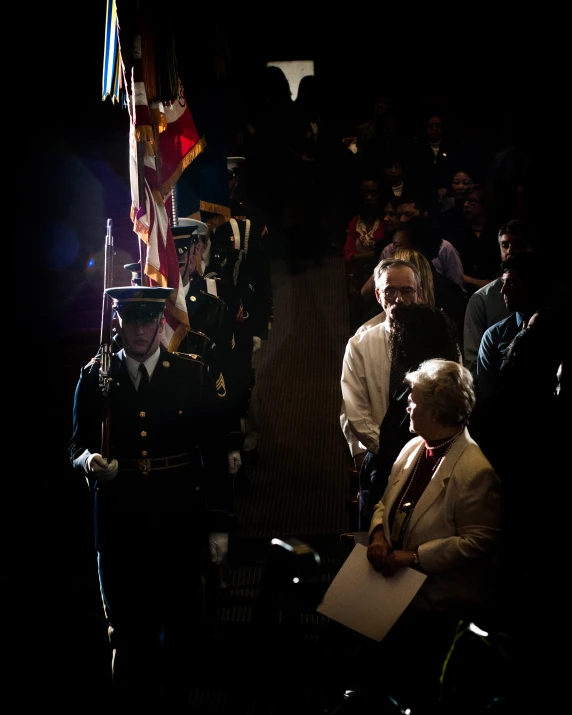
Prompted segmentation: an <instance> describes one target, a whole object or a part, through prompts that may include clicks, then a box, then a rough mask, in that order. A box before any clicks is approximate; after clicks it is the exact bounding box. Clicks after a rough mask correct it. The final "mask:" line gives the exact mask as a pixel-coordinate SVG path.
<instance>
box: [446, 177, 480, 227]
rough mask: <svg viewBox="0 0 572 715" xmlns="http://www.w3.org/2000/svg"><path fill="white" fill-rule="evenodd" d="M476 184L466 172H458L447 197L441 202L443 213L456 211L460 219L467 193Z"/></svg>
mask: <svg viewBox="0 0 572 715" xmlns="http://www.w3.org/2000/svg"><path fill="white" fill-rule="evenodd" d="M475 183H476V182H474V181H473V179H472V178H471V175H470V174H468V173H467V172H466V171H456V172H455V174H454V175H453V180H452V181H451V188H450V189H449V191H448V192H447V195H446V196H445V197H443V198H442V199H441V201H440V202H439V208H440V211H441V213H442V214H444V213H447V212H449V211H451V210H456V211H458V213H459V217H460V214H461V212H462V209H463V204H464V202H465V199H466V197H467V192H468V191H469V189H471V188H472V187H473V185H474V184H475Z"/></svg>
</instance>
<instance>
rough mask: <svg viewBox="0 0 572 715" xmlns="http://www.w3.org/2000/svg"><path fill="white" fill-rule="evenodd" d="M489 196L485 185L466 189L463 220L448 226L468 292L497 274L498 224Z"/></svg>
mask: <svg viewBox="0 0 572 715" xmlns="http://www.w3.org/2000/svg"><path fill="white" fill-rule="evenodd" d="M488 203H489V198H488V196H487V194H486V192H485V189H484V187H483V186H482V185H476V186H473V187H472V188H471V189H469V191H468V192H467V196H466V198H465V202H464V204H463V221H462V223H460V224H458V225H456V226H452V227H449V228H447V227H445V228H444V230H445V234H444V235H445V238H446V239H447V240H448V241H449V242H450V243H452V244H453V246H455V248H456V249H457V251H458V252H459V255H460V257H461V263H462V265H463V272H464V273H463V281H464V286H465V289H466V290H467V292H468V293H469V294H471V293H474V292H475V291H476V290H478V289H479V288H482V287H483V286H484V285H487V283H490V282H491V281H494V279H495V278H497V277H498V226H497V225H495V224H494V223H493V221H492V220H491V219H490V208H489V207H488Z"/></svg>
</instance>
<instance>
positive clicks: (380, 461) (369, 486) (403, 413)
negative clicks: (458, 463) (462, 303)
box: [359, 274, 460, 531]
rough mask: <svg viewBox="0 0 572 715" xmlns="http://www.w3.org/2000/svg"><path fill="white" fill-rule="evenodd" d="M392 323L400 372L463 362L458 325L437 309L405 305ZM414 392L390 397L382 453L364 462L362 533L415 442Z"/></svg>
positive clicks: (381, 438) (383, 425)
mask: <svg viewBox="0 0 572 715" xmlns="http://www.w3.org/2000/svg"><path fill="white" fill-rule="evenodd" d="M429 278H430V274H429ZM421 280H422V281H423V277H422V279H421ZM392 321H393V327H392V329H391V331H390V334H389V347H390V351H391V359H392V361H393V363H394V364H395V366H396V369H397V371H398V372H399V373H400V374H403V375H405V374H406V373H407V372H408V371H409V370H412V369H415V368H417V367H418V366H419V365H420V364H421V363H422V362H424V361H425V360H429V359H431V358H444V359H445V360H453V361H455V362H459V361H460V349H459V343H458V340H457V329H456V326H455V325H454V324H453V323H452V321H451V320H450V318H448V316H447V315H446V314H445V313H444V312H443V311H442V310H439V309H438V308H435V307H434V305H429V304H428V303H426V304H423V303H410V304H407V303H399V304H398V305H396V306H395V308H394V310H393V317H392ZM409 392H410V390H409V388H408V387H407V386H406V385H404V384H401V385H399V386H398V387H397V388H396V389H395V390H394V391H393V392H392V394H390V395H389V403H388V407H387V412H386V413H385V415H384V417H383V420H382V422H381V425H380V428H379V449H378V451H377V454H374V453H373V452H368V453H367V454H366V457H365V459H364V461H363V463H362V466H361V469H360V473H359V486H360V495H359V505H360V522H359V531H367V530H368V528H369V521H370V519H371V515H372V511H373V507H374V506H375V505H376V504H377V502H378V501H379V500H380V499H381V497H382V496H383V492H384V491H385V487H386V486H387V479H388V477H389V473H390V472H391V468H392V466H393V463H394V462H395V460H396V459H397V456H398V454H399V452H400V451H401V449H402V448H403V447H404V446H405V444H406V443H407V442H408V441H409V440H410V439H411V433H410V431H409V415H408V412H407V406H408V402H407V398H408V395H409Z"/></svg>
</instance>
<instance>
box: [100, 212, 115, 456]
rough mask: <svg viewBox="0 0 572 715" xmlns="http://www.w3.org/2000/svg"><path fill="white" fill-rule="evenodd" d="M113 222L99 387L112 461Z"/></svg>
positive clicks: (104, 446) (106, 452)
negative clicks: (110, 372)
mask: <svg viewBox="0 0 572 715" xmlns="http://www.w3.org/2000/svg"><path fill="white" fill-rule="evenodd" d="M112 227H113V221H112V220H111V219H110V218H108V219H107V234H106V236H105V264H104V278H103V281H104V285H103V305H102V309H101V335H100V340H99V342H100V357H101V360H100V363H99V386H100V387H101V394H102V395H103V406H102V422H101V455H102V457H105V459H107V460H108V462H109V461H110V460H111V454H110V452H111V444H110V437H109V434H110V408H109V389H110V386H111V382H112V379H113V378H111V377H110V376H109V371H110V368H111V341H112V338H113V335H112V330H113V304H112V301H111V298H110V296H108V295H107V293H106V292H105V291H106V290H107V288H111V284H112V282H113V234H112V232H111V229H112Z"/></svg>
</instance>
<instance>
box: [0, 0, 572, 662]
mask: <svg viewBox="0 0 572 715" xmlns="http://www.w3.org/2000/svg"><path fill="white" fill-rule="evenodd" d="M166 4H167V3H166ZM173 7H175V8H176V10H177V11H178V12H177V13H176V14H177V18H178V22H177V25H176V30H177V54H178V58H179V72H180V75H181V79H182V81H183V84H184V86H185V89H186V91H187V93H191V95H192V94H193V93H195V92H197V93H200V94H201V96H202V97H205V96H206V97H208V94H209V91H211V89H212V91H213V92H214V89H213V87H214V85H213V84H212V81H213V69H212V50H213V46H215V45H216V46H217V47H221V46H222V47H223V48H224V51H225V52H226V53H227V57H228V59H229V65H228V70H229V75H228V79H227V80H226V82H227V84H226V85H225V86H226V87H227V89H228V90H229V92H230V93H231V96H232V97H233V98H234V103H231V109H232V111H237V112H242V111H245V108H246V107H248V103H249V101H250V99H251V98H252V97H254V96H256V90H257V86H258V82H259V80H260V75H261V73H262V71H263V69H264V66H265V63H266V62H267V61H271V60H288V59H313V60H314V62H315V74H316V75H317V76H318V77H319V78H320V79H321V80H322V83H323V86H324V90H325V96H326V98H327V99H328V106H329V110H330V111H329V114H330V116H331V117H332V120H333V121H334V123H335V125H336V126H337V127H338V128H339V136H340V139H341V137H343V136H347V135H348V134H351V133H352V131H354V130H355V127H356V126H357V124H358V123H359V122H361V121H365V120H366V119H368V118H369V108H370V102H369V98H370V96H371V94H370V90H371V88H372V87H382V88H384V89H385V90H386V91H389V93H390V96H391V97H392V100H393V101H394V103H395V105H396V106H399V107H400V108H401V116H402V118H403V119H404V121H405V122H406V123H407V125H408V126H414V125H415V123H416V120H417V118H418V116H419V114H420V113H421V111H422V110H423V109H424V108H426V107H429V106H430V107H432V108H435V110H436V111H439V112H440V113H442V114H443V115H444V118H445V119H446V120H451V122H452V125H453V126H454V127H455V128H456V131H459V132H461V133H462V132H463V131H467V132H468V131H472V132H476V133H477V134H478V133H479V132H481V131H482V132H483V133H484V134H486V135H487V136H491V137H493V138H494V140H495V141H498V143H499V145H500V146H502V144H503V142H504V141H506V139H507V129H508V128H510V126H511V125H512V123H514V122H518V123H519V124H520V125H521V126H525V127H528V131H529V132H530V136H532V137H533V140H534V142H535V144H536V145H537V146H539V147H541V151H542V153H543V156H544V157H545V158H546V162H545V164H544V165H543V166H545V167H546V168H545V169H544V168H543V172H544V173H543V177H542V179H543V180H542V182H541V187H542V190H541V191H540V193H539V195H538V199H537V200H538V202H539V204H540V205H541V207H542V209H541V212H540V213H541V214H542V215H543V216H545V223H543V231H545V236H543V244H544V242H545V245H546V265H545V266H540V268H539V283H540V284H542V282H543V281H545V280H550V277H551V276H553V275H555V274H557V275H558V277H559V278H561V277H566V278H567V277H568V275H569V256H570V249H569V243H570V239H569V236H568V224H567V221H566V207H567V205H568V203H569V189H568V183H569V182H568V181H567V178H566V170H567V164H568V136H569V127H566V126H564V128H562V124H563V123H564V122H562V121H561V117H562V116H563V114H562V113H563V107H565V106H566V104H567V101H568V93H569V92H568V85H569V81H568V76H567V72H565V67H566V65H565V64H564V62H563V57H564V50H565V48H566V44H562V43H561V41H560V39H559V38H558V37H557V26H558V24H559V18H558V17H556V18H554V17H549V16H543V15H541V14H540V13H541V12H543V11H544V8H539V7H538V6H536V7H531V10H530V14H529V15H525V14H523V11H522V9H521V7H519V8H518V12H516V11H511V12H508V11H504V15H501V14H500V12H499V10H498V8H495V9H494V10H491V9H486V8H485V7H483V6H482V5H477V4H475V5H472V6H467V5H463V6H461V5H459V6H458V7H457V8H456V9H455V8H453V9H447V11H440V10H439V9H438V8H436V7H432V8H431V9H430V10H427V11H426V12H424V14H422V15H420V14H419V9H418V8H417V7H416V6H413V5H411V4H402V5H400V6H399V8H394V9H391V8H389V9H388V8H387V7H386V6H382V5H381V4H376V5H372V6H370V7H367V6H364V5H359V6H352V5H345V6H342V7H339V8H336V7H335V6H334V5H328V6H326V10H323V11H322V12H320V13H315V14H313V15H312V16H308V14H307V11H308V8H307V7H304V6H302V7H300V8H296V7H295V6H293V5H291V4H288V5H285V6H283V8H282V9H281V8H279V7H278V6H277V5H276V4H272V5H269V6H268V7H267V8H262V9H261V8H260V7H259V6H258V5H250V6H247V7H246V8H245V9H244V10H241V11H238V10H237V11H231V12H230V13H229V11H228V8H226V7H225V8H224V9H220V10H219V9H218V8H217V5H216V4H214V6H210V7H206V8H201V7H200V4H197V3H182V2H180V0H177V2H174V4H173ZM17 12H18V10H17ZM19 14H20V18H19V20H18V18H16V19H15V20H13V21H12V24H11V28H12V30H10V29H6V28H5V39H6V41H8V40H10V39H15V40H17V42H16V43H15V45H14V47H15V48H16V49H14V50H13V52H12V59H11V62H10V63H9V64H7V67H8V69H9V74H10V80H11V82H10V84H11V85H12V87H13V89H12V90H10V91H7V92H6V96H5V109H6V113H7V114H6V116H5V124H4V126H5V141H6V146H5V157H8V158H9V161H8V165H9V166H10V169H11V167H12V166H15V167H16V176H15V178H14V175H13V172H12V171H9V172H7V176H5V179H7V180H6V181H5V184H4V186H5V191H6V187H8V191H9V192H10V193H9V194H7V195H9V196H10V197H12V196H13V195H15V196H16V220H15V221H14V222H13V223H14V229H13V233H12V234H11V238H12V239H13V240H12V241H11V243H12V251H13V256H14V265H18V263H19V262H20V261H22V260H25V261H26V268H27V272H26V274H24V276H22V275H21V274H20V275H19V276H18V278H17V280H18V286H17V287H16V295H17V299H16V300H15V301H14V302H13V315H15V316H16V318H17V321H18V322H17V325H18V329H19V330H25V333H24V335H25V343H24V345H23V346H22V342H23V341H19V345H20V347H23V348H24V349H23V350H21V351H20V352H19V353H18V356H17V358H16V359H15V360H14V362H15V363H16V364H17V366H18V368H19V370H20V371H21V372H20V375H19V376H17V378H12V375H11V373H10V376H9V377H8V378H7V379H6V381H5V386H6V388H10V390H12V389H15V390H16V393H15V394H16V397H15V399H14V402H15V403H16V415H14V416H12V415H11V414H10V417H9V420H10V423H11V426H12V427H13V431H14V445H10V451H11V452H13V458H14V460H15V462H16V464H17V475H18V479H19V482H20V483H21V484H22V487H23V488H24V489H25V490H26V495H25V497H24V499H23V500H22V501H21V502H18V505H19V506H21V507H22V508H21V510H20V511H21V515H22V518H21V519H20V521H19V526H18V528H17V530H16V532H15V535H14V536H15V538H16V539H17V540H20V537H21V540H22V542H23V541H24V540H25V542H26V543H31V547H30V549H29V550H28V551H27V555H28V556H29V558H27V559H26V560H25V561H23V562H22V565H23V566H24V571H25V576H24V579H22V580H20V579H18V581H17V584H16V585H17V587H18V590H19V589H20V587H21V586H22V585H24V586H25V587H26V588H27V587H28V586H29V588H28V589H27V590H28V595H32V597H33V598H34V597H35V604H34V607H33V609H31V610H30V615H31V618H30V625H31V627H32V629H35V631H36V632H35V634H34V642H40V641H41V640H42V638H41V635H42V634H44V636H45V637H44V638H43V641H44V646H46V647H42V648H40V651H39V653H37V654H36V656H35V657H37V658H38V660H39V661H40V663H39V666H40V668H47V671H48V673H51V672H52V669H55V667H56V664H55V663H54V664H53V665H51V663H50V659H51V658H53V657H54V654H53V653H52V652H51V650H50V648H51V645H52V640H51V639H53V640H54V641H55V640H56V639H57V640H58V643H63V645H64V648H65V635H64V637H63V638H62V637H61V634H60V633H56V631H57V630H58V628H59V625H60V624H61V625H62V627H64V628H65V621H66V611H67V609H69V608H70V607H71V604H70V603H68V602H67V601H66V590H67V593H68V595H69V593H70V582H71V579H72V577H73V576H74V573H75V572H76V571H77V568H78V564H81V563H82V562H83V560H84V559H85V558H86V555H87V554H91V553H92V530H91V525H90V510H91V502H90V495H89V493H88V492H87V489H86V487H85V484H84V483H82V480H81V479H78V477H77V475H75V474H72V473H71V468H70V465H69V459H68V456H67V452H66V446H67V440H68V439H69V436H70V433H71V427H72V403H73V389H74V387H75V383H76V381H77V378H78V376H79V370H80V366H81V365H83V364H85V362H87V360H88V359H89V358H90V357H91V356H92V355H93V354H94V349H97V347H98V343H97V341H98V337H99V334H98V329H99V323H100V312H101V291H102V285H103V282H102V266H103V261H102V252H103V246H104V238H105V230H106V221H107V219H108V218H112V220H113V222H114V238H115V245H116V251H117V255H116V258H115V261H116V264H117V266H119V267H120V266H121V265H122V264H123V263H127V262H130V261H131V260H134V259H135V260H136V256H135V251H136V246H137V239H136V236H135V234H134V233H133V231H132V228H131V221H130V218H129V212H130V190H129V176H128V131H129V118H128V114H127V110H126V109H124V108H123V107H121V106H119V105H113V104H112V103H111V101H110V100H109V99H107V100H105V101H102V99H101V79H102V63H103V47H104V26H105V3H104V2H103V0H99V1H98V2H97V3H96V2H91V3H87V4H85V3H78V2H71V0H63V1H62V2H59V3H58V4H57V5H53V4H51V5H50V4H36V5H35V6H33V7H32V6H27V7H25V8H24V7H22V8H21V9H20V10H19ZM11 31H13V32H14V38H10V37H8V35H9V33H10V32H11ZM242 101H244V105H243V104H242ZM191 110H192V111H193V107H192V106H191ZM565 116H566V115H564V118H565ZM562 176H563V177H564V179H563V180H562V179H561V178H560V177H562ZM10 208H11V206H10ZM22 254H24V255H22ZM541 288H542V285H540V288H539V289H541ZM22 295H23V296H24V306H23V310H22V305H21V301H20V297H21V296H22ZM14 332H15V331H13V333H12V334H14ZM16 438H17V439H16ZM27 475H31V477H32V479H29V477H28V476H27ZM76 595H77V594H76ZM38 633H39V634H40V638H39V639H38ZM72 657H73V656H72ZM57 662H58V663H60V662H61V661H60V659H59V654H58V659H57ZM64 666H65V663H64Z"/></svg>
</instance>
